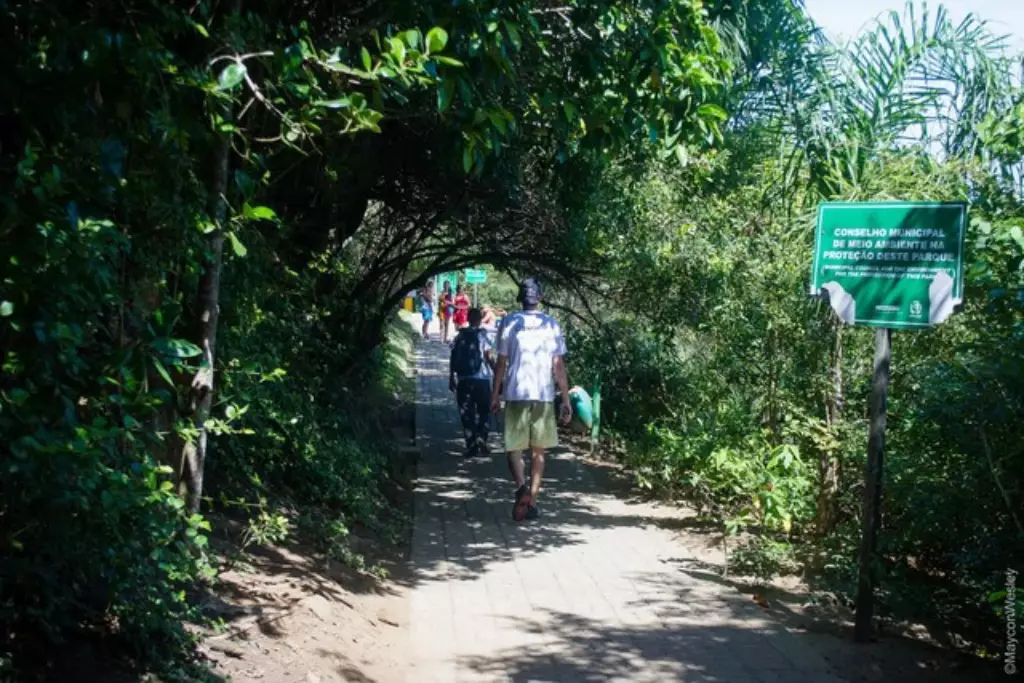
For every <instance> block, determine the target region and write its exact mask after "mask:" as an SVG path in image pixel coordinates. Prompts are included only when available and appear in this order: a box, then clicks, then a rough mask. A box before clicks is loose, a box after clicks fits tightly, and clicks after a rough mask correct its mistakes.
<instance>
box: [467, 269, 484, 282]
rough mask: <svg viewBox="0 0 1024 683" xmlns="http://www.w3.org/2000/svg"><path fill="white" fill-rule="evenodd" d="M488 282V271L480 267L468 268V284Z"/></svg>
mask: <svg viewBox="0 0 1024 683" xmlns="http://www.w3.org/2000/svg"><path fill="white" fill-rule="evenodd" d="M485 282H487V271H486V270H481V269H478V268H466V284H467V285H482V284H484V283H485Z"/></svg>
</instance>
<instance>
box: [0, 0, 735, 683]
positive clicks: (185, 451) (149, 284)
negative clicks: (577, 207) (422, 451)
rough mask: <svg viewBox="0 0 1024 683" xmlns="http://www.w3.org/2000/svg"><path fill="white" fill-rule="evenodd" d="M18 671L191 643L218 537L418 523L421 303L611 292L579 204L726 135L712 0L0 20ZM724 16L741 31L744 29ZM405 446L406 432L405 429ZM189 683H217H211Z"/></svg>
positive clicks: (151, 1) (6, 15) (191, 9)
mask: <svg viewBox="0 0 1024 683" xmlns="http://www.w3.org/2000/svg"><path fill="white" fill-rule="evenodd" d="M0 15H2V20H0V31H2V34H0V61H2V62H3V64H4V73H3V75H2V76H0V102H2V104H0V183H2V188H3V190H2V195H0V201H2V202H3V214H2V218H0V239H2V240H3V243H4V246H5V249H4V255H3V259H2V264H0V354H2V363H3V374H2V377H0V444H2V446H0V448H2V452H3V469H2V472H3V474H2V475H0V492H2V499H0V547H2V551H0V552H2V559H3V561H2V562H0V620H2V623H3V629H2V633H3V637H2V638H3V639H2V643H0V671H3V673H4V674H5V675H6V674H10V673H11V672H14V675H18V676H22V675H28V673H29V672H30V671H31V670H33V669H35V668H36V666H37V665H39V664H42V665H46V664H47V662H50V661H52V659H53V656H54V653H56V652H59V651H60V644H61V643H63V642H65V641H66V640H67V639H68V638H70V637H79V636H82V635H95V636H102V637H104V638H106V639H107V641H108V647H107V649H108V650H109V651H113V652H118V653H122V654H125V655H127V656H128V657H129V658H130V659H131V660H132V661H133V662H134V663H135V664H136V665H137V666H138V667H140V668H146V667H152V666H158V667H164V668H165V671H164V673H165V675H172V674H174V670H173V669H167V668H166V666H165V665H166V664H167V663H169V662H173V661H174V660H175V658H176V657H178V656H179V655H180V653H182V652H184V651H185V650H187V640H188V639H187V638H186V636H185V632H184V630H183V629H182V626H181V622H182V620H183V619H184V618H186V617H188V616H189V614H190V612H191V607H190V604H189V601H188V598H187V591H186V589H187V588H188V587H189V586H190V585H193V584H194V583H195V582H196V581H197V580H203V579H205V578H208V577H209V576H210V575H211V574H212V573H213V568H211V566H210V561H209V558H208V557H207V551H206V546H207V538H206V533H205V532H206V531H208V529H209V524H208V523H207V522H206V521H205V520H204V518H203V516H202V513H203V512H204V511H206V510H209V509H211V507H215V506H218V505H221V506H222V505H225V504H227V503H229V502H231V501H235V502H237V501H239V500H242V501H244V505H245V506H246V508H247V509H248V507H249V506H251V509H253V510H254V511H255V512H254V525H255V526H254V527H252V528H253V529H257V527H258V533H257V532H256V531H254V532H253V533H251V534H250V537H256V536H259V537H260V538H265V539H269V538H279V537H280V536H281V534H282V533H284V532H285V523H284V518H283V517H281V515H279V514H277V513H276V512H274V511H273V508H274V506H277V505H280V506H284V505H287V506H288V507H289V509H293V510H294V509H299V510H304V512H300V515H303V516H304V517H305V518H307V519H308V518H312V519H314V520H315V521H316V523H315V524H311V527H312V528H314V530H315V531H317V533H318V536H319V537H320V540H321V541H322V542H323V544H324V545H325V546H326V547H327V548H328V549H331V550H333V551H337V552H341V553H342V554H344V552H345V548H344V542H343V540H344V536H345V534H346V532H347V530H348V528H349V527H350V526H351V525H352V524H354V523H363V524H367V525H372V524H375V523H378V524H379V523H380V521H381V520H383V519H386V518H387V515H384V514H381V510H382V506H383V505H384V503H383V501H382V498H381V495H380V492H379V481H380V478H381V477H382V476H383V472H384V471H385V469H386V468H385V467H383V464H382V456H381V453H382V446H381V444H380V442H379V439H380V438H381V436H380V435H381V434H382V430H381V429H380V424H379V422H380V419H381V418H380V417H379V415H378V414H377V412H376V411H375V408H374V405H375V402H374V401H360V402H358V403H357V402H354V401H352V400H351V398H352V397H353V396H355V395H361V396H371V397H372V396H373V395H376V394H379V393H380V391H381V390H382V389H386V384H387V375H388V372H389V370H388V367H387V359H388V357H389V354H388V352H387V348H386V345H385V341H386V340H387V338H388V328H389V322H390V321H391V320H392V318H393V315H394V310H395V308H396V306H397V304H398V303H399V301H400V300H401V297H402V296H403V295H404V294H405V293H406V292H407V291H408V290H409V289H411V288H413V287H416V286H418V285H420V284H422V283H424V282H425V281H426V280H427V278H429V277H430V276H431V275H432V274H433V273H436V272H439V271H443V270H448V269H455V268H459V267H462V266H466V265H471V264H473V263H477V262H489V263H493V264H495V265H496V266H498V267H501V268H506V269H515V268H526V267H529V268H530V269H533V270H536V271H538V272H542V273H544V274H546V275H549V276H552V277H563V278H572V277H574V276H575V275H577V274H579V275H583V276H585V275H587V274H594V273H596V272H597V265H596V260H595V259H594V258H592V257H591V256H589V250H588V248H587V245H586V244H585V243H584V242H583V241H581V236H580V235H578V234H576V233H574V232H573V229H572V226H571V225H570V223H569V222H568V221H567V219H566V215H565V210H564V207H563V204H562V200H563V198H564V197H565V196H570V195H571V194H572V192H573V191H574V189H576V188H578V187H580V186H582V184H584V183H585V182H586V180H587V178H588V174H590V173H593V172H594V171H595V170H598V169H600V168H601V166H602V165H603V164H604V163H605V162H606V160H607V159H609V158H611V157H613V156H615V155H617V154H624V153H630V152H632V151H633V150H636V149H638V148H640V147H643V146H645V145H647V144H648V141H649V140H656V141H658V143H659V145H660V148H661V149H663V150H665V151H667V152H668V153H673V152H674V150H677V149H680V148H682V147H683V146H684V145H694V144H703V143H706V141H708V140H713V139H714V138H715V136H717V135H719V134H720V124H721V122H722V121H723V120H724V118H725V113H724V111H723V110H722V109H721V108H720V107H719V106H717V105H716V104H714V102H713V101H712V99H713V97H714V94H715V92H716V91H717V90H718V89H719V88H720V86H721V84H722V83H723V81H724V79H725V78H726V76H727V74H728V73H729V70H730V68H731V63H730V61H729V59H728V58H727V54H726V53H725V51H724V50H723V42H722V41H721V40H720V36H719V33H718V32H717V31H716V30H715V29H714V28H713V26H712V23H711V22H710V17H709V15H707V14H706V13H705V12H704V11H703V10H702V9H701V4H700V3H699V2H696V1H695V0H674V1H672V2H662V1H655V0H643V1H641V2H637V3H630V4H628V5H627V4H619V3H611V2H580V1H578V0H573V1H570V2H560V3H547V2H542V1H528V0H523V1H521V2H512V3H509V2H486V1H482V0H466V1H464V2H454V3H453V2H447V1H445V2H416V3H410V2H398V1H395V2H365V3H344V2H329V3H325V2H312V1H301V0H300V1H299V2H287V3H281V2H277V1H275V0H256V1H243V0H229V1H228V2H218V1H215V0H198V1H194V0H189V1H188V2H184V1H177V0H175V1H171V2H167V1H166V0H128V1H127V2H116V3H114V2H108V1H106V0H87V1H85V2H82V1H80V0H58V1H57V2H47V3H41V2H37V1H36V0H3V1H2V2H0ZM722 17H723V18H727V17H725V15H724V14H723V15H722ZM384 433H386V430H385V432H384ZM177 675H179V676H183V677H185V678H186V679H191V678H192V677H193V676H194V674H189V673H181V672H180V671H178V674H177Z"/></svg>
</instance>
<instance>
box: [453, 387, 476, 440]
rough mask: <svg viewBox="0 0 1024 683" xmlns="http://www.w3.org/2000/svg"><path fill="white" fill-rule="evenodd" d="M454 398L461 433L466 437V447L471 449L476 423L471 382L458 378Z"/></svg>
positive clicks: (474, 438)
mask: <svg viewBox="0 0 1024 683" xmlns="http://www.w3.org/2000/svg"><path fill="white" fill-rule="evenodd" d="M455 400H456V401H457V402H458V405H459V417H460V418H461V419H462V433H463V436H465V439H466V448H467V449H468V451H469V452H472V451H473V447H474V446H475V445H476V437H475V435H474V433H473V432H474V426H475V424H476V414H475V413H476V402H475V401H474V400H473V382H472V381H471V380H465V379H460V380H459V384H458V386H457V387H456V388H455Z"/></svg>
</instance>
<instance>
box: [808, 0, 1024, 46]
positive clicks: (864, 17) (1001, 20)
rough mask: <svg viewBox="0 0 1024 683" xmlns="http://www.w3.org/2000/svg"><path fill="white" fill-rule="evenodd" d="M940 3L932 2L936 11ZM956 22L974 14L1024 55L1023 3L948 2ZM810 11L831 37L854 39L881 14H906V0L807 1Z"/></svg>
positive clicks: (1013, 0) (1014, 0)
mask: <svg viewBox="0 0 1024 683" xmlns="http://www.w3.org/2000/svg"><path fill="white" fill-rule="evenodd" d="M939 4H940V3H938V2H929V3H928V6H929V7H930V8H932V9H933V10H934V8H935V7H937V6H938V5H939ZM941 4H943V5H945V7H946V9H948V10H949V13H950V16H951V17H952V19H953V21H956V22H958V21H960V20H961V19H963V17H964V16H965V15H966V14H968V13H970V12H973V13H974V14H976V15H977V16H979V17H981V18H982V19H985V20H987V21H988V23H989V28H990V29H991V30H992V32H993V33H996V34H1008V35H1009V40H1008V44H1009V46H1010V48H1011V49H1012V50H1013V51H1014V52H1024V0H946V1H945V2H943V3H941ZM806 5H807V11H808V12H809V13H810V15H811V17H813V18H814V20H815V21H816V22H817V23H818V25H819V26H821V27H822V29H824V31H825V33H826V34H828V35H829V37H831V38H833V39H836V40H842V39H846V38H852V37H853V36H854V35H856V33H857V31H858V29H859V28H861V27H862V26H863V25H864V24H866V23H867V22H869V21H871V20H872V19H874V18H875V17H876V16H878V15H879V14H881V13H882V12H886V11H889V10H896V11H898V12H900V13H902V12H903V7H904V2H903V0H806Z"/></svg>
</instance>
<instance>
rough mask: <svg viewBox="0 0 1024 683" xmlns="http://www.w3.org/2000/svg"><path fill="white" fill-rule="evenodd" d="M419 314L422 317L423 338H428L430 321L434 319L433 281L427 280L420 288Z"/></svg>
mask: <svg viewBox="0 0 1024 683" xmlns="http://www.w3.org/2000/svg"><path fill="white" fill-rule="evenodd" d="M418 303H419V309H420V315H421V316H422V317H423V338H424V339H430V332H429V329H430V321H432V320H433V319H434V283H433V281H431V282H428V283H427V284H426V286H424V287H423V289H421V290H420V296H419V302H418Z"/></svg>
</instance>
